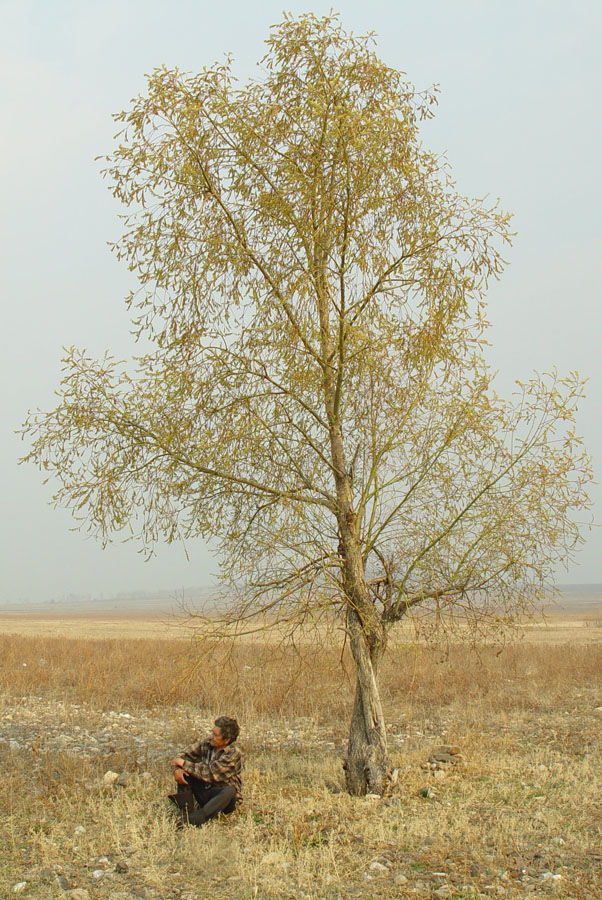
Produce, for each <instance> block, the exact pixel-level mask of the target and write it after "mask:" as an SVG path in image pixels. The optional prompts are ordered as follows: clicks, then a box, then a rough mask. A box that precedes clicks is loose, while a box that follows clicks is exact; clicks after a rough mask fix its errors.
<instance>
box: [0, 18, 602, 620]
mask: <svg viewBox="0 0 602 900" xmlns="http://www.w3.org/2000/svg"><path fill="white" fill-rule="evenodd" d="M331 5H332V3H331V0H327V2H326V3H315V2H314V3H313V4H311V5H309V4H307V3H303V4H299V3H294V4H292V6H291V5H290V4H289V5H288V6H287V8H288V9H289V10H290V11H291V12H293V13H295V14H298V13H302V12H306V11H308V10H311V11H313V12H315V13H318V14H322V13H326V12H328V11H329V10H330V8H331ZM335 8H336V9H338V11H339V12H340V13H341V15H342V20H343V24H344V25H345V27H346V28H347V29H348V30H353V31H355V32H365V31H367V30H374V31H375V32H376V33H377V34H378V36H379V40H378V52H379V54H380V55H381V56H382V57H383V58H384V59H385V60H386V62H388V63H389V64H390V65H393V66H395V67H397V68H399V69H402V70H404V71H405V72H407V74H408V76H409V78H410V79H411V80H412V81H414V83H415V84H416V85H417V86H419V87H426V86H428V85H430V84H431V83H433V82H437V83H439V84H440V86H441V90H442V94H441V100H440V106H439V111H438V114H437V117H436V119H435V121H434V122H432V123H429V124H428V127H427V128H426V129H425V131H424V140H425V143H427V144H428V145H430V146H431V147H432V148H433V149H435V150H444V149H445V150H447V153H448V158H449V161H450V163H451V165H452V168H453V171H454V173H455V175H456V178H457V181H458V186H459V188H460V190H461V191H462V192H463V193H466V194H470V195H473V196H475V195H482V194H485V193H488V194H490V195H492V196H493V197H498V196H499V197H500V198H501V199H502V203H503V206H504V208H506V209H509V210H512V211H513V212H514V213H515V220H514V224H515V228H516V230H517V232H518V236H517V239H516V241H515V245H514V248H513V249H512V250H511V251H510V253H509V261H510V265H509V267H508V269H507V270H506V273H505V275H504V277H503V279H502V281H501V282H500V283H499V284H498V285H496V286H495V288H494V289H493V290H492V292H491V294H490V306H489V314H490V319H491V321H492V323H493V328H492V329H491V333H490V340H491V341H492V342H493V348H492V350H491V354H490V358H491V360H492V362H493V364H494V366H495V367H496V368H498V369H499V371H500V376H499V385H500V387H501V388H503V389H504V390H505V391H507V390H508V389H509V388H510V387H511V385H512V382H513V380H514V378H523V379H525V378H528V377H529V375H530V373H531V371H532V370H533V369H538V370H540V371H541V370H549V369H550V368H551V367H552V366H553V365H557V366H558V367H559V369H560V371H561V372H563V371H567V370H572V369H578V370H579V371H580V372H581V373H582V374H583V375H587V376H589V379H590V382H589V390H588V398H587V401H586V402H585V403H584V404H583V407H582V411H581V415H580V422H579V424H580V429H581V431H582V433H583V435H584V436H585V439H586V443H587V445H588V447H589V448H590V451H591V452H592V454H593V456H594V463H595V465H596V469H597V473H598V475H599V473H600V471H601V468H602V422H601V416H600V396H601V389H602V363H601V353H600V351H599V344H600V334H601V330H602V329H601V327H600V326H601V320H602V312H601V306H600V299H601V298H600V293H601V290H600V267H601V262H602V213H601V210H602V196H601V195H602V186H601V176H600V166H601V161H602V124H601V123H602V118H601V116H600V108H601V106H602V96H601V94H602V92H601V82H602V78H601V73H602V64H601V61H600V60H601V56H602V54H601V50H600V48H601V47H602V27H601V26H602V3H600V2H599V0H573V2H572V3H570V4H569V3H567V2H566V0H564V2H556V0H480V2H479V0H453V2H452V0H422V2H421V3H415V2H412V3H409V2H404V0H398V2H397V3H385V2H380V0H372V2H369V3H365V2H363V0H362V2H356V0H340V2H339V4H338V5H337V6H336V7H335ZM281 18H282V10H281V4H280V2H277V3H275V2H272V0H269V2H263V3H262V4H261V5H260V6H259V5H254V4H249V3H244V2H241V0H231V2H230V3H228V4H218V3H207V2H206V0H199V2H188V0H171V2H170V3H169V4H168V3H165V2H162V3H159V2H156V0H107V2H97V0H53V2H52V3H51V2H48V0H0V46H1V51H2V52H1V60H0V67H1V78H0V106H1V109H0V122H1V137H0V140H1V145H0V156H1V171H2V195H1V210H2V213H1V223H2V224H1V228H2V234H1V239H0V248H1V251H2V257H3V262H2V266H1V267H0V296H1V298H2V321H3V328H2V355H1V364H2V385H3V414H2V422H3V426H4V432H3V440H2V444H1V453H2V456H1V466H0V472H1V479H2V497H3V500H4V504H3V506H4V515H3V516H2V532H1V535H0V548H1V552H2V585H1V590H2V594H1V595H0V602H2V601H4V600H7V599H16V598H20V597H31V598H35V599H47V598H50V597H52V596H57V597H58V596H62V595H65V594H69V593H89V594H93V595H98V594H100V593H104V594H105V596H106V595H109V594H112V593H114V592H118V591H129V590H135V589H153V588H160V589H174V590H175V589H178V588H181V587H182V586H184V585H201V584H206V583H208V582H210V580H211V573H212V572H213V571H214V570H215V563H214V561H213V560H212V558H211V556H210V554H209V552H208V551H207V550H206V549H205V548H204V547H201V546H194V545H192V546H189V547H188V551H189V554H190V562H186V559H185V555H184V552H183V550H182V549H181V548H174V547H172V548H158V554H157V558H156V559H155V560H153V561H152V562H151V563H145V562H144V561H143V558H142V557H141V556H140V555H139V554H138V553H137V552H136V547H135V546H134V545H132V544H127V545H120V544H118V545H116V546H113V547H110V548H109V549H107V550H104V551H103V550H102V549H101V547H100V545H99V544H98V543H96V542H95V541H94V540H93V539H90V538H86V537H85V536H83V535H81V534H79V533H73V532H71V531H70V530H69V529H70V527H71V525H72V522H71V518H70V516H69V514H68V513H66V512H65V511H55V510H53V509H52V508H51V507H49V506H47V500H48V498H49V496H50V489H49V488H48V487H46V488H45V487H43V486H42V484H41V477H40V474H39V473H38V472H37V471H36V470H35V469H34V468H33V467H24V466H20V467H17V464H16V460H17V457H18V456H19V455H20V453H21V451H22V445H21V444H20V442H19V440H18V439H17V438H16V437H15V436H14V434H13V432H14V429H15V428H17V427H18V426H19V425H20V423H21V422H22V421H23V419H24V417H25V414H26V411H27V409H28V408H30V407H36V406H40V407H42V408H49V407H50V406H51V404H52V403H53V394H52V392H53V389H54V388H55V387H56V385H57V384H58V381H59V375H60V362H59V361H60V357H61V347H62V346H63V345H71V344H75V345H77V346H81V347H86V348H87V349H88V350H89V351H90V352H92V353H94V354H98V355H100V354H102V352H103V351H104V350H105V349H106V348H110V349H111V350H113V351H114V352H116V353H118V354H123V355H126V354H128V352H129V350H130V340H129V337H128V319H127V316H126V313H125V308H124V305H123V300H122V298H123V297H124V296H125V295H126V293H127V292H128V289H129V287H130V276H129V274H128V272H127V271H126V270H125V269H124V268H123V267H122V266H120V265H119V264H118V263H117V262H116V260H115V259H114V258H113V257H112V255H111V254H110V252H109V250H108V248H107V246H106V242H107V241H108V240H110V239H112V238H115V237H117V235H118V234H119V222H118V220H117V213H118V211H119V210H118V209H117V207H116V206H115V204H114V202H113V201H112V199H111V197H110V195H109V194H108V191H107V190H106V186H105V184H104V183H103V182H102V180H101V178H100V177H99V174H98V171H99V164H98V163H96V162H94V157H95V156H97V155H99V154H102V153H106V152H107V151H109V150H110V149H111V147H112V136H113V133H114V131H115V130H116V129H115V127H114V124H113V122H112V120H111V117H110V115H111V113H112V112H117V111H119V110H120V109H122V108H123V107H125V106H127V104H128V101H129V99H130V98H131V97H132V96H133V95H134V94H136V93H138V92H139V91H141V90H143V89H144V77H143V76H144V73H145V72H150V71H151V70H152V69H153V68H155V67H156V66H158V65H161V64H163V63H166V64H167V65H177V66H178V67H180V68H182V69H186V70H197V69H199V68H201V67H202V66H203V65H205V64H208V63H211V62H213V61H214V60H216V59H221V58H222V57H223V55H224V53H226V52H231V53H232V54H233V55H234V57H235V60H236V62H237V72H238V74H239V75H240V76H241V77H242V78H246V77H247V76H249V75H253V74H254V66H255V63H256V61H257V60H258V59H259V58H260V57H261V56H262V55H263V52H264V48H263V40H264V38H265V37H266V35H267V32H268V28H269V26H270V25H271V24H274V23H276V22H278V21H280V20H281ZM594 497H595V500H596V505H597V518H598V519H601V518H602V517H601V516H600V508H601V507H602V492H601V491H600V489H599V488H595V490H594ZM601 560H602V533H601V532H600V531H599V530H598V531H595V532H594V533H592V536H591V537H590V538H589V540H588V543H587V546H586V547H585V549H584V550H583V551H582V552H581V554H580V556H579V559H578V565H575V566H571V568H570V570H569V572H568V573H567V572H563V571H560V572H559V576H558V577H559V580H560V581H564V582H566V581H573V582H602V561H601Z"/></svg>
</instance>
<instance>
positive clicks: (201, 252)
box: [24, 15, 590, 794]
mask: <svg viewBox="0 0 602 900" xmlns="http://www.w3.org/2000/svg"><path fill="white" fill-rule="evenodd" d="M267 44H268V52H267V55H266V57H265V58H264V60H263V66H264V77H263V79H262V80H261V81H259V82H251V83H250V84H248V85H246V86H243V87H241V86H239V85H238V84H237V83H236V81H235V80H234V78H233V75H232V72H231V65H230V62H227V63H226V64H224V65H216V66H214V67H212V68H208V69H205V70H203V71H202V72H201V73H200V74H197V75H191V74H183V73H181V72H179V71H178V70H172V69H167V68H161V69H158V70H157V71H155V72H154V73H153V74H152V75H151V76H150V77H149V79H148V89H147V92H146V94H145V95H144V96H139V97H138V98H137V99H135V100H134V101H132V105H131V108H130V109H129V110H128V111H126V112H122V113H120V114H119V115H118V116H117V117H116V118H117V120H118V121H119V122H120V123H121V127H122V131H121V132H120V135H119V140H120V143H119V145H118V146H117V149H116V150H115V151H114V153H113V154H112V156H111V157H109V159H108V168H107V170H106V174H107V175H108V176H109V177H110V179H111V181H112V186H113V187H112V189H113V192H114V195H115V196H116V197H117V198H118V199H119V200H120V201H121V202H122V203H123V204H124V205H125V207H126V210H127V214H126V215H125V217H124V219H125V232H124V235H123V238H122V239H121V241H120V242H119V243H118V244H117V245H116V247H115V249H116V252H117V255H118V257H119V258H120V259H124V260H126V261H127V262H128V264H129V266H130V269H131V270H132V271H134V272H135V273H136V275H137V277H138V280H139V284H140V287H139V289H138V290H137V291H136V292H135V293H133V294H132V295H131V296H130V297H129V298H128V304H129V308H130V310H131V311H132V314H133V321H134V329H135V332H136V334H137V335H138V336H140V337H142V338H144V340H146V341H148V342H149V345H148V346H149V349H148V351H147V352H144V353H142V354H141V355H140V356H139V357H137V358H136V364H135V368H134V371H133V373H132V374H128V373H127V371H126V370H125V368H124V366H123V365H122V364H121V363H119V362H117V361H116V360H115V359H113V358H112V357H110V356H109V355H107V356H105V358H104V359H102V360H101V361H94V360H93V359H89V358H88V357H87V356H86V355H85V354H84V353H82V352H79V351H76V350H73V349H72V350H71V351H69V353H68V356H67V357H66V360H65V374H64V379H63V381H62V384H61V388H60V392H59V397H60V401H59V404H58V406H57V407H56V409H54V410H53V411H51V412H49V413H45V414H43V413H36V414H34V415H30V417H29V418H28V420H27V422H26V424H25V426H24V431H25V434H26V435H27V436H28V437H29V438H30V439H31V440H32V448H31V450H30V452H29V453H28V455H27V456H26V457H25V458H26V459H28V460H31V461H34V462H36V463H37V464H38V465H40V466H41V467H42V468H43V469H45V470H47V471H48V472H49V475H52V476H55V477H56V478H57V479H58V482H59V487H58V490H57V493H56V495H55V501H56V503H58V504H63V505H66V506H68V507H71V508H72V509H73V510H74V513H75V515H76V516H79V517H81V522H82V525H86V526H87V527H88V528H89V529H91V530H92V531H93V532H95V533H97V534H99V535H100V536H102V538H103V539H104V540H108V539H109V538H110V537H111V536H112V535H114V534H118V533H120V532H121V531H122V529H126V528H129V529H130V531H131V533H132V535H135V536H136V537H138V538H139V539H140V540H141V541H142V542H143V544H144V546H145V547H147V548H152V546H153V545H154V543H155V542H156V541H158V540H160V539H166V540H167V541H173V540H177V539H179V538H180V537H185V538H192V537H197V536H203V537H212V538H214V539H216V540H217V541H218V542H219V548H220V556H221V565H222V575H223V578H224V580H225V583H227V584H230V585H231V586H232V591H233V595H232V596H233V598H234V592H235V593H236V597H237V598H238V599H236V600H234V599H233V601H232V607H231V608H230V609H229V610H228V611H227V613H226V614H225V621H226V622H236V621H238V622H240V621H242V620H244V621H246V620H247V619H248V618H249V617H253V616H261V615H265V614H269V616H270V617H272V619H276V620H277V621H280V622H284V623H285V624H286V626H287V627H288V628H289V629H290V630H291V631H293V630H294V629H295V628H296V627H298V626H299V625H300V623H302V622H305V621H307V620H309V619H312V620H315V619H319V618H320V617H327V618H328V617H330V618H331V617H332V616H334V615H340V616H341V618H342V620H343V621H344V623H345V632H346V636H347V638H348V640H349V645H350V648H351V652H352V655H353V659H354V660H355V664H356V668H357V684H356V691H355V701H354V706H353V713H352V721H351V729H350V742H349V751H348V758H347V760H346V777H347V785H348V788H349V790H350V791H351V792H353V793H360V794H361V793H364V792H366V791H377V792H382V791H383V790H384V788H385V786H386V783H387V777H388V757H387V742H386V732H385V724H384V719H383V712H382V707H381V701H380V696H379V690H378V671H379V664H380V662H381V660H382V657H383V653H384V652H385V649H386V646H387V636H388V634H389V631H390V628H391V627H392V626H393V625H394V623H396V622H398V621H399V620H401V619H402V618H403V617H404V616H407V615H408V614H411V615H413V616H417V615H418V614H419V612H420V611H422V613H424V614H425V615H429V616H430V617H431V621H437V622H439V623H444V624H449V623H450V622H452V621H454V620H455V621H459V622H460V623H461V625H462V627H463V628H464V629H466V627H469V628H472V629H473V630H479V629H480V628H481V627H484V626H485V625H487V624H489V625H493V626H494V627H498V626H501V625H503V624H504V623H506V622H508V621H510V620H511V619H512V618H513V617H514V616H516V615H517V614H518V613H520V612H521V611H524V610H527V609H529V608H532V607H533V605H535V604H536V603H537V601H538V599H539V598H540V597H541V595H542V591H543V589H544V586H545V583H546V581H547V579H548V578H549V577H550V575H551V573H552V571H553V568H554V566H555V564H556V563H557V561H558V559H559V558H565V557H566V555H567V554H569V553H570V552H571V551H572V549H573V548H574V547H575V545H576V544H577V543H578V542H579V540H580V536H579V528H578V525H577V523H576V514H577V512H578V511H579V510H581V509H583V508H584V507H586V506H587V493H586V489H587V484H588V481H589V479H590V468H589V460H588V457H587V455H586V454H585V452H584V451H583V450H582V448H581V445H580V441H579V439H578V438H577V437H576V436H575V433H574V415H575V409H576V405H577V402H578V400H579V397H580V395H581V392H582V386H581V383H580V381H579V379H578V378H577V376H576V375H572V376H570V377H569V378H568V379H560V378H558V377H557V376H556V375H552V376H549V377H544V378H540V377H534V378H533V379H532V380H531V381H529V382H528V383H525V384H523V385H519V389H518V396H517V397H515V399H514V401H513V402H503V401H502V400H500V399H499V398H498V397H497V396H496V395H495V393H494V391H493V390H492V388H491V375H490V373H489V372H488V370H487V367H486V365H485V363H484V361H483V359H482V350H483V345H484V343H485V328H486V320H485V314H484V297H485V293H486V289H487V285H488V282H489V280H490V279H491V278H496V277H498V276H499V274H500V273H501V271H502V268H503V259H502V257H501V247H502V246H503V244H504V243H508V242H509V239H510V232H509V216H508V215H506V214H505V213H503V212H501V211H500V210H499V209H498V207H497V205H494V206H487V205H486V204H485V203H484V201H479V200H468V199H465V198H464V197H462V196H460V195H459V194H458V193H457V192H456V190H455V187H454V184H453V182H452V180H451V177H450V174H449V171H448V168H447V165H446V162H445V160H444V159H442V158H441V157H438V156H436V155H434V154H432V153H429V152H428V151H426V150H425V149H424V148H423V147H422V145H421V143H420V139H419V125H420V122H421V120H423V119H426V118H429V117H430V116H431V115H432V113H433V109H434V106H435V103H436V92H435V91H434V90H429V91H425V92H423V93H419V92H417V91H416V90H415V89H414V87H413V86H412V85H411V84H409V83H408V82H407V81H405V80H404V76H403V75H402V74H401V73H399V72H397V71H395V70H393V69H391V68H389V67H388V66H386V65H385V64H384V63H383V62H381V61H380V60H379V59H378V58H377V57H376V56H375V54H374V52H373V50H372V49H371V38H370V37H366V38H358V37H353V36H350V35H348V34H346V33H345V32H344V30H343V29H342V27H341V25H340V23H339V20H338V18H337V17H336V16H329V17H326V18H321V19H320V18H316V17H315V16H313V15H307V16H303V17H301V18H299V19H294V18H292V17H287V18H285V20H284V21H283V23H282V24H280V25H279V26H277V27H276V28H275V29H273V30H272V32H271V35H270V37H269V39H268V41H267Z"/></svg>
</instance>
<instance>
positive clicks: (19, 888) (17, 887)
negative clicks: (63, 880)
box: [13, 663, 27, 894]
mask: <svg viewBox="0 0 602 900" xmlns="http://www.w3.org/2000/svg"><path fill="white" fill-rule="evenodd" d="M23 665H25V663H23ZM26 887H27V882H26V881H18V882H17V884H13V894H22V893H23V891H24V890H25V888H26Z"/></svg>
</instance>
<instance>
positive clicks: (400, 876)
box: [393, 872, 408, 887]
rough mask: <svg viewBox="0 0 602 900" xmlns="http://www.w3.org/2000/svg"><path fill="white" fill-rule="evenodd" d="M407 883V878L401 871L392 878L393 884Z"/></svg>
mask: <svg viewBox="0 0 602 900" xmlns="http://www.w3.org/2000/svg"><path fill="white" fill-rule="evenodd" d="M407 883H408V879H407V877H406V876H405V875H404V874H403V872H398V873H397V875H396V876H395V878H394V879H393V884H396V885H397V886H398V887H399V886H400V885H402V884H407Z"/></svg>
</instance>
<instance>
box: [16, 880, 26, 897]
mask: <svg viewBox="0 0 602 900" xmlns="http://www.w3.org/2000/svg"><path fill="white" fill-rule="evenodd" d="M26 887H27V882H26V881H18V882H17V884H13V894H22V893H23V891H24V890H25V888H26Z"/></svg>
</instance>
